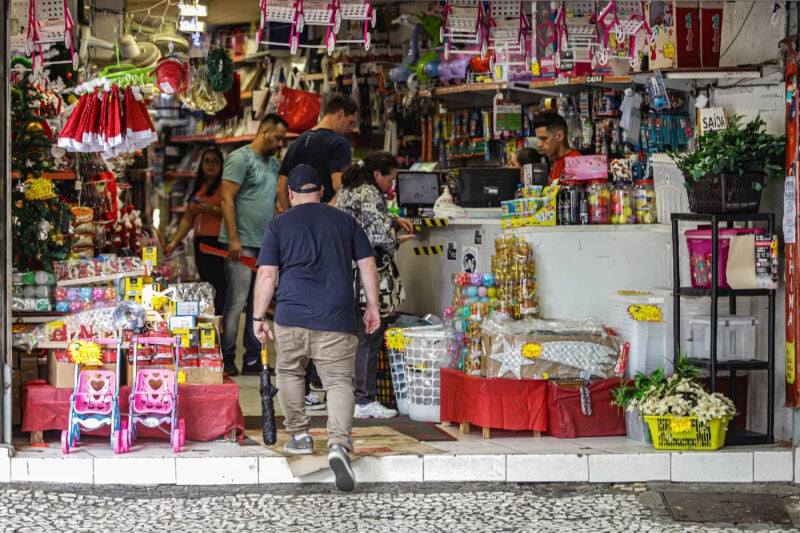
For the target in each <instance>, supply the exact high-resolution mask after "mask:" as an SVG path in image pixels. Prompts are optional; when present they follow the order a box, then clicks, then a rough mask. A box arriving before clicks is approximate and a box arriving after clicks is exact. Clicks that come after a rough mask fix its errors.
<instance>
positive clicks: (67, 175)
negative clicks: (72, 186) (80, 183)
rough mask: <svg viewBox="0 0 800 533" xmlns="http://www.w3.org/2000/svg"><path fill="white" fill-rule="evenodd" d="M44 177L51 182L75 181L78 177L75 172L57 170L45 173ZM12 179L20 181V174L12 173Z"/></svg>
mask: <svg viewBox="0 0 800 533" xmlns="http://www.w3.org/2000/svg"><path fill="white" fill-rule="evenodd" d="M42 177H44V178H47V179H49V180H54V181H58V180H64V181H66V180H74V179H76V177H77V175H76V174H75V171H74V170H57V171H55V172H45V173H44V174H42ZM11 179H15V180H17V179H19V172H12V173H11Z"/></svg>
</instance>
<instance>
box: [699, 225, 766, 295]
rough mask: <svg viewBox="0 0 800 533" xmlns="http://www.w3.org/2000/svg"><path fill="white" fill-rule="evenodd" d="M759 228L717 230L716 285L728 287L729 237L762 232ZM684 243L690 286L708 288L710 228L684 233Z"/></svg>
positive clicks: (710, 275)
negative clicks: (687, 253) (687, 256)
mask: <svg viewBox="0 0 800 533" xmlns="http://www.w3.org/2000/svg"><path fill="white" fill-rule="evenodd" d="M763 233H764V230H763V229H759V228H731V229H728V228H725V229H720V230H719V261H718V263H717V271H718V274H719V275H718V276H717V280H718V281H717V287H718V288H720V289H730V288H731V286H730V285H728V279H727V276H726V274H725V272H726V270H727V267H728V249H729V247H730V244H731V241H730V238H731V237H732V236H734V235H747V234H758V235H760V234H763ZM684 235H686V245H687V246H688V247H689V268H690V271H691V278H692V279H691V281H692V287H694V288H696V289H710V288H711V280H712V278H713V275H712V273H711V229H710V228H709V229H694V230H688V231H686V232H685V233H684Z"/></svg>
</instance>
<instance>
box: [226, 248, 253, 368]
mask: <svg viewBox="0 0 800 533" xmlns="http://www.w3.org/2000/svg"><path fill="white" fill-rule="evenodd" d="M242 255H243V256H247V257H258V248H249V247H242ZM225 279H226V281H227V284H228V290H227V292H226V293H225V310H224V311H223V313H222V339H221V345H222V360H223V361H224V362H225V363H226V364H233V362H234V360H235V359H236V339H237V338H238V337H239V319H240V318H241V315H242V311H244V310H245V309H246V319H245V326H244V358H243V359H244V364H246V365H248V364H253V363H258V362H259V359H260V357H261V343H260V342H258V339H257V338H256V336H255V334H254V333H253V286H254V285H255V281H256V273H255V272H253V271H252V270H250V269H249V268H248V267H246V266H244V265H243V264H241V263H240V262H238V261H231V260H230V259H225Z"/></svg>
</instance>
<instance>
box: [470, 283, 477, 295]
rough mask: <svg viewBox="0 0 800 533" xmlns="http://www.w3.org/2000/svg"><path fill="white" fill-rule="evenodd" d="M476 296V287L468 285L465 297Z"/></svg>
mask: <svg viewBox="0 0 800 533" xmlns="http://www.w3.org/2000/svg"><path fill="white" fill-rule="evenodd" d="M477 295H478V287H475V286H474V285H470V286H469V287H467V296H477Z"/></svg>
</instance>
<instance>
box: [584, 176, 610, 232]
mask: <svg viewBox="0 0 800 533" xmlns="http://www.w3.org/2000/svg"><path fill="white" fill-rule="evenodd" d="M586 199H587V204H588V208H589V224H608V223H609V222H611V211H610V209H611V189H609V187H608V182H607V181H606V180H592V181H591V182H589V188H588V190H587V192H586Z"/></svg>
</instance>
